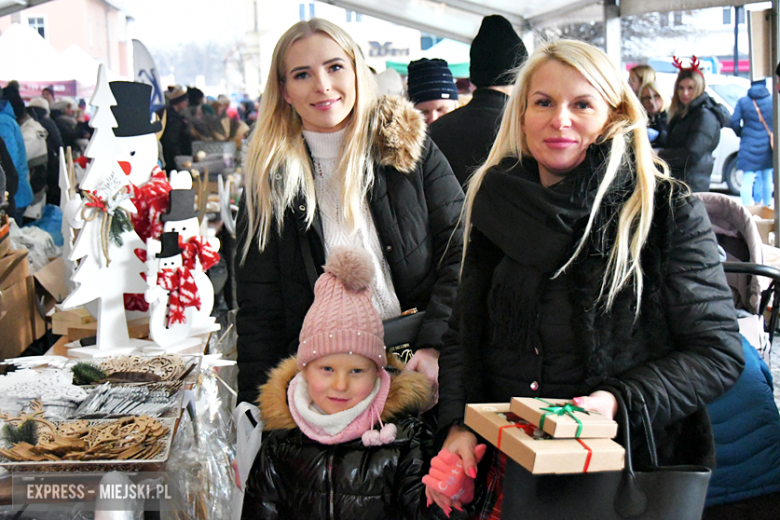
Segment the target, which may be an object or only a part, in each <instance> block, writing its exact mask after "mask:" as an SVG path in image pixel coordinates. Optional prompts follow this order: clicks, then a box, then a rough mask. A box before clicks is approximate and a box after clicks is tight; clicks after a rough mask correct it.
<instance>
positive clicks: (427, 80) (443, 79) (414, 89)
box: [406, 58, 458, 105]
mask: <svg viewBox="0 0 780 520" xmlns="http://www.w3.org/2000/svg"><path fill="white" fill-rule="evenodd" d="M408 71H409V76H408V77H407V79H406V84H407V91H408V93H409V99H410V100H411V102H412V103H414V104H415V105H416V104H417V103H423V102H425V101H431V100H434V99H453V100H457V99H458V87H457V86H456V85H455V80H454V79H452V72H450V68H449V66H448V65H447V62H446V61H444V60H440V59H438V58H436V59H433V60H429V59H427V58H423V59H421V60H417V61H412V62H410V63H409V67H408Z"/></svg>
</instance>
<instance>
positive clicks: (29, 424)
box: [2, 419, 38, 447]
mask: <svg viewBox="0 0 780 520" xmlns="http://www.w3.org/2000/svg"><path fill="white" fill-rule="evenodd" d="M2 435H3V440H5V442H6V443H7V444H8V446H9V447H13V446H15V445H16V444H18V443H20V442H26V443H28V444H31V445H33V446H35V445H36V444H38V428H37V426H36V425H35V421H33V420H32V419H27V420H26V421H24V422H23V423H22V424H20V425H19V426H18V427H16V426H14V425H12V424H6V425H5V426H3V432H2Z"/></svg>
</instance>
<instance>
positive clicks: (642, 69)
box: [628, 63, 655, 85]
mask: <svg viewBox="0 0 780 520" xmlns="http://www.w3.org/2000/svg"><path fill="white" fill-rule="evenodd" d="M628 73H629V75H630V74H633V75H634V76H636V77H637V78H639V84H640V85H641V84H643V83H647V82H650V81H655V69H654V68H653V67H651V66H650V65H648V64H646V63H641V64H639V65H635V66H633V67H631V70H629V71H628Z"/></svg>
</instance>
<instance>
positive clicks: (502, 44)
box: [469, 15, 528, 87]
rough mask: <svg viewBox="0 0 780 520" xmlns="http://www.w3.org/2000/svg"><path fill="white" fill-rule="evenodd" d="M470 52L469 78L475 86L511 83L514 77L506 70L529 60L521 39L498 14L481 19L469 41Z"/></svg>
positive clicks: (507, 21) (510, 25)
mask: <svg viewBox="0 0 780 520" xmlns="http://www.w3.org/2000/svg"><path fill="white" fill-rule="evenodd" d="M469 55H470V56H471V66H470V74H471V78H470V80H471V82H472V83H473V84H474V85H476V86H477V87H492V86H498V85H511V84H512V80H513V78H512V76H511V74H507V72H508V71H511V70H512V69H514V68H516V67H519V66H520V65H522V64H523V63H525V60H526V59H528V51H527V50H526V49H525V45H524V44H523V40H521V39H520V37H519V36H518V35H517V33H516V32H515V30H514V28H512V24H511V23H509V20H507V19H506V18H504V17H503V16H499V15H491V16H486V17H485V18H483V19H482V25H481V26H480V28H479V32H478V33H477V35H476V36H475V37H474V41H472V42H471V51H470V52H469Z"/></svg>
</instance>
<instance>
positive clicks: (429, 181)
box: [236, 16, 780, 519]
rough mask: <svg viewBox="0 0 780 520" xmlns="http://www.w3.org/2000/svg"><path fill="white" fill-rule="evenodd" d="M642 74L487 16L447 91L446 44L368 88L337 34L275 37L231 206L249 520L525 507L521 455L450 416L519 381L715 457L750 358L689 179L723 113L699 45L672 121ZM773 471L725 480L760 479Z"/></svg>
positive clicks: (676, 454) (779, 436)
mask: <svg viewBox="0 0 780 520" xmlns="http://www.w3.org/2000/svg"><path fill="white" fill-rule="evenodd" d="M650 72H651V71H641V70H637V71H632V75H631V82H630V85H629V82H627V81H626V80H625V78H624V77H623V75H622V74H621V72H620V71H619V70H618V68H617V67H615V66H614V64H612V62H611V61H610V60H609V58H608V57H607V56H606V55H605V54H604V53H603V52H602V51H600V50H598V49H597V48H595V47H592V46H590V45H588V44H585V43H582V42H578V41H572V40H560V41H555V42H551V43H547V44H544V45H542V46H540V47H539V48H537V49H536V50H535V51H534V52H533V53H532V54H531V55H530V56H529V55H528V53H527V52H526V50H525V47H524V46H523V44H522V41H521V40H520V38H519V37H518V36H517V34H516V33H515V32H514V29H513V28H512V26H511V24H510V23H509V22H508V21H507V20H505V19H504V18H502V17H500V16H488V17H486V18H485V19H484V20H483V22H482V26H481V28H480V31H479V33H478V34H477V36H476V37H475V39H474V41H473V44H472V48H471V76H472V82H473V83H474V85H475V86H476V87H477V88H476V90H475V92H474V93H473V96H472V98H471V101H470V102H469V103H468V104H466V105H465V106H460V104H461V103H459V99H458V98H459V92H458V89H457V86H456V84H455V83H454V81H453V79H452V75H451V73H450V71H449V68H448V67H447V64H446V62H444V61H443V60H419V61H415V62H412V63H410V64H409V74H408V79H407V88H406V92H407V96H408V97H403V96H398V95H385V93H387V94H399V88H398V85H397V82H396V81H395V80H394V79H393V76H392V75H390V74H384V73H382V74H380V75H376V76H375V75H374V74H373V73H372V71H371V70H370V68H369V67H368V66H367V65H366V63H365V61H364V58H363V55H362V53H361V52H360V49H359V48H358V47H357V45H356V43H355V42H354V40H353V39H352V38H351V37H350V36H349V34H348V33H346V32H345V31H344V30H343V29H341V28H339V27H338V26H336V25H334V24H332V23H330V22H327V21H325V20H320V19H312V20H309V21H305V22H299V23H297V24H295V25H294V26H292V27H291V28H290V29H289V30H288V31H287V32H286V33H285V34H284V35H283V36H282V38H281V39H280V40H279V42H278V43H277V45H276V47H275V49H274V52H273V60H272V64H271V67H270V72H269V75H268V80H267V82H266V89H265V92H264V93H263V96H262V98H261V103H260V107H259V109H258V115H257V125H256V127H255V130H254V131H253V133H252V134H251V136H250V138H249V141H248V144H247V145H246V154H245V157H246V161H245V163H244V172H245V175H246V178H245V195H244V197H243V199H242V201H241V204H240V208H239V215H238V224H237V230H238V243H239V251H238V254H237V260H236V271H237V290H238V305H239V310H238V316H237V330H238V335H239V336H238V345H237V350H238V368H239V376H238V377H239V380H238V384H239V400H240V401H253V402H257V403H258V404H259V407H260V416H261V418H262V420H263V421H264V427H265V431H264V433H263V442H262V444H261V445H260V447H259V451H258V452H257V454H256V456H255V455H254V454H251V455H249V456H251V457H254V464H253V466H252V469H251V471H250V472H249V474H248V475H241V476H240V477H241V479H242V481H244V480H245V485H244V487H243V489H244V491H245V496H244V502H243V514H242V517H243V518H245V519H255V518H274V519H281V518H361V519H362V518H376V519H380V518H383V519H386V518H408V519H412V518H442V517H448V518H479V519H498V518H516V517H517V518H519V517H522V511H523V503H522V501H520V502H519V503H518V499H517V495H516V494H514V493H513V491H514V490H516V489H517V487H516V486H517V485H518V482H517V480H516V476H517V474H518V473H517V468H518V467H519V466H517V465H516V464H515V463H514V462H512V461H511V460H508V459H506V458H505V457H503V456H502V454H501V453H500V452H499V451H498V450H495V449H493V448H492V447H487V446H486V445H485V444H484V443H480V440H479V437H478V436H477V435H476V434H475V433H474V432H472V431H471V430H470V429H469V428H468V427H467V426H466V425H465V424H464V409H465V405H466V404H469V403H479V402H508V401H509V400H510V398H512V397H545V396H555V397H559V398H570V399H573V401H574V403H575V405H577V406H581V407H583V408H584V409H588V410H593V411H596V412H598V413H600V414H602V415H603V416H605V417H608V418H612V417H615V416H616V414H617V413H618V403H619V402H623V403H625V410H624V412H623V413H626V414H628V416H629V419H630V420H631V422H633V421H635V420H636V419H637V418H638V416H639V415H640V414H643V415H646V416H647V417H649V420H650V425H651V430H652V434H653V436H654V438H655V439H656V444H655V446H657V452H655V453H654V450H655V446H653V443H650V442H646V441H645V438H639V437H637V438H632V439H631V441H632V442H631V450H632V456H633V459H634V461H635V467H640V468H641V467H646V466H647V465H648V464H649V463H650V461H651V460H653V459H654V458H656V457H657V460H658V461H659V462H660V464H662V465H702V466H706V467H710V468H714V467H715V458H716V442H715V440H714V438H713V428H712V425H711V423H710V419H709V416H708V413H707V409H706V405H707V404H708V403H711V402H713V401H714V400H716V399H718V398H719V397H720V396H721V395H723V394H724V393H725V392H727V391H728V390H729V389H730V388H731V387H732V386H734V385H735V383H737V381H738V380H740V375H741V373H742V371H743V367H744V366H745V357H744V354H743V342H742V340H741V337H740V333H739V326H738V323H737V314H736V311H735V309H734V303H733V299H732V293H731V289H730V287H729V286H728V284H727V281H726V277H725V275H724V273H723V269H722V268H721V266H720V257H719V251H718V242H717V240H716V237H715V235H714V233H713V231H712V226H711V224H710V221H709V218H708V216H707V212H706V209H705V207H704V204H703V202H702V201H701V200H700V199H699V198H697V197H694V196H692V191H697V190H703V189H707V187H708V185H707V186H705V185H704V184H703V181H702V178H701V177H702V175H703V174H704V173H705V170H706V168H707V167H708V165H709V167H710V169H711V166H712V164H711V162H708V161H711V152H712V149H714V147H715V146H716V145H717V138H718V137H717V136H718V133H719V130H720V128H721V127H723V126H724V125H727V124H729V119H730V116H729V117H726V116H725V115H724V114H723V109H722V107H720V106H719V105H718V104H717V103H715V102H714V100H712V99H711V98H710V97H709V96H708V95H707V94H706V92H704V76H703V74H702V73H701V72H700V71H699V70H698V69H697V67H696V66H695V63H694V64H692V65H691V66H690V67H682V65H681V71H680V74H679V75H678V79H677V83H676V86H675V92H674V93H673V99H672V103H671V105H670V106H669V107H668V114H669V115H668V121H667V118H666V117H665V115H664V116H661V114H665V113H666V111H667V107H666V103H665V102H664V99H663V95H662V94H663V93H661V92H659V91H658V90H659V89H658V86H657V84H655V83H654V82H653V78H652V74H650ZM632 87H633V89H632ZM651 140H652V143H651ZM708 155H710V158H709V159H708V157H707V156H708ZM662 158H663V159H662ZM706 177H707V182H708V181H709V172H708V171H707V172H706ZM464 190H465V193H464ZM423 311H424V312H423ZM421 313H422V315H420V314H421ZM399 324H400V325H399ZM404 324H406V325H404ZM399 326H400V327H402V328H404V327H405V330H406V331H407V332H408V333H409V334H408V335H409V339H408V340H407V342H406V344H405V345H404V346H405V347H407V348H406V350H405V351H404V352H403V355H401V356H396V355H395V354H394V353H391V351H394V349H392V348H391V347H394V346H395V345H387V344H386V343H387V342H386V341H385V333H386V331H388V332H389V331H390V330H395V329H397V327H399ZM751 348H752V347H751ZM772 427H773V428H775V430H776V431H774V432H773V433H772V435H774V436H775V437H774V438H775V439H776V441H777V442H775V443H774V444H776V445H777V446H774V447H773V450H774V451H773V454H774V453H775V452H778V454H779V455H780V417H776V418H775V420H774V423H773V426H772ZM773 456H774V455H773ZM522 471H524V470H522ZM736 471H737V472H739V471H740V468H739V465H737V469H736ZM779 471H780V469H775V470H772V471H771V472H770V473H771V477H770V478H771V479H774V483H773V484H772V485H771V486H764V485H763V484H762V485H761V486H759V488H760V489H758V488H757V490H752V491H748V492H746V493H745V494H741V495H740V496H739V498H740V499H745V498H746V499H751V498H754V497H755V496H756V495H763V494H767V493H770V494H773V495H774V496H775V497H776V496H777V495H778V492H780V473H778V472H779ZM548 478H552V479H553V480H552V481H551V483H552V487H549V486H548V487H546V488H545V489H552V488H554V487H555V486H554V483H555V480H554V479H555V478H556V477H548ZM540 489H541V488H540ZM540 499H542V500H543V499H544V497H541V498H540ZM510 503H511V504H512V507H511V508H505V509H504V510H503V511H502V504H510ZM776 503H777V500H776V499H775V502H774V504H776ZM739 507H744V506H743V505H742V504H740V506H739ZM739 507H737V508H735V509H734V510H730V512H729V514H731V513H734V512H735V511H738V510H739ZM771 507H774V506H770V507H769V509H771ZM587 510H588V504H581V510H580V512H581V513H582V514H583V515H585V512H587ZM754 512H755V511H754ZM706 515H707V513H705V517H707V516H706ZM581 517H582V518H590V517H589V516H587V515H585V516H581ZM707 518H709V517H707ZM731 518H737V516H731ZM745 518H747V517H745Z"/></svg>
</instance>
